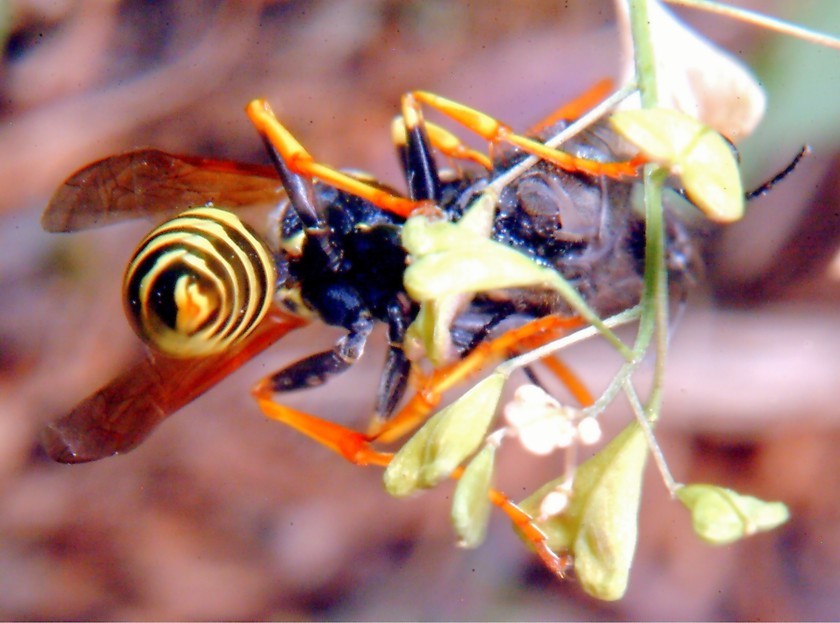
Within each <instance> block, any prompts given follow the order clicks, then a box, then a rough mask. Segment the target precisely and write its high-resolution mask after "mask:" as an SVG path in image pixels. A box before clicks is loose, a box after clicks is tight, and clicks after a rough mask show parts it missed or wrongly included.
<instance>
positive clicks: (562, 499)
mask: <svg viewBox="0 0 840 623" xmlns="http://www.w3.org/2000/svg"><path fill="white" fill-rule="evenodd" d="M568 505H569V492H568V491H566V490H565V488H559V489H555V490H554V491H552V492H550V493H549V494H548V495H546V496H545V497H544V498H543V499H542V502H540V516H539V517H538V519H539V521H545V520H547V519H550V518H551V517H556V516H557V515H559V514H560V513H562V512H563V511H564V510H566V507H567V506H568Z"/></svg>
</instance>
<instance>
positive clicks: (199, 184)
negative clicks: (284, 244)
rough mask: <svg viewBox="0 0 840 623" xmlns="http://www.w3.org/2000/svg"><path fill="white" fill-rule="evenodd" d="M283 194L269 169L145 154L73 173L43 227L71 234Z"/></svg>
mask: <svg viewBox="0 0 840 623" xmlns="http://www.w3.org/2000/svg"><path fill="white" fill-rule="evenodd" d="M282 193H283V189H282V186H281V184H280V180H279V179H278V177H277V172H276V171H275V170H274V168H272V167H269V166H261V165H253V164H243V163H238V162H233V161H230V160H214V159H210V158H198V157H193V156H176V155H173V154H168V153H166V152H163V151H159V150H157V149H144V150H140V151H133V152H129V153H125V154H119V155H117V156H111V157H109V158H105V159H103V160H99V161H97V162H94V163H93V164H90V165H88V166H86V167H85V168H84V169H82V170H80V171H78V172H76V173H74V174H73V175H72V176H71V177H70V178H69V179H68V180H67V181H65V182H64V184H62V185H61V186H60V187H59V189H58V190H57V191H56V192H55V194H54V195H53V197H52V199H51V200H50V203H49V205H48V206H47V209H46V210H45V211H44V214H43V216H42V217H41V226H42V227H43V228H44V229H45V230H47V231H50V232H70V231H77V230H80V229H90V228H94V227H101V226H103V225H109V224H111V223H117V222H120V221H125V220H128V219H131V218H136V217H138V216H144V215H156V214H163V215H165V214H168V213H175V212H180V211H182V210H186V209H187V208H191V207H196V206H203V205H207V204H213V205H218V206H220V207H232V208H235V207H241V206H247V205H259V204H269V203H276V202H277V201H278V199H279V198H280V197H281V196H282Z"/></svg>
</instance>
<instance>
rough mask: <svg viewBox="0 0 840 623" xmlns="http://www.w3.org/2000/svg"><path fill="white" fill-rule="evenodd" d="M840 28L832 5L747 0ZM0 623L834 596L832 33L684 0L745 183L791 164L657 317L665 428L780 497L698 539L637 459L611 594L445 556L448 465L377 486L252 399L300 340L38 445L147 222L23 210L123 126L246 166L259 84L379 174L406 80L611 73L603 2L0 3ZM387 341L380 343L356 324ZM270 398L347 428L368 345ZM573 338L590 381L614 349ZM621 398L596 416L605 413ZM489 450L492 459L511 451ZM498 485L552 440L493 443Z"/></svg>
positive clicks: (106, 371)
mask: <svg viewBox="0 0 840 623" xmlns="http://www.w3.org/2000/svg"><path fill="white" fill-rule="evenodd" d="M741 4H744V5H746V6H753V8H759V7H760V8H761V10H763V11H766V12H768V13H773V14H776V15H780V16H785V17H787V18H789V19H792V20H793V21H796V22H799V23H808V24H810V25H812V26H814V27H817V28H819V29H822V30H825V31H829V32H831V31H833V32H834V33H837V32H840V12H838V7H840V5H838V3H836V2H833V0H811V1H802V2H797V3H790V2H758V1H755V2H751V3H741ZM0 13H2V23H0V36H2V37H4V40H5V52H4V57H3V64H2V67H0V95H2V97H0V619H313V618H314V619H396V620H404V619H415V620H416V619H425V620H440V619H518V620H530V619H579V618H585V619H611V618H623V619H624V618H627V619H718V618H724V619H837V618H838V617H840V597H838V594H840V593H839V592H838V591H840V491H838V490H839V489H840V487H838V484H839V483H840V476H839V475H840V459H838V452H837V451H836V447H837V444H838V443H840V434H838V428H839V426H838V417H837V411H838V408H837V406H836V405H837V399H836V395H837V392H838V387H840V361H838V359H840V356H839V355H838V352H840V319H838V294H840V287H838V284H840V261H838V260H837V259H835V258H834V255H835V254H836V252H837V250H838V232H839V231H840V214H839V213H838V193H840V177H838V176H840V166H838V160H837V158H838V156H837V153H838V151H837V146H838V133H839V132H840V116H838V115H837V112H836V111H837V110H838V106H840V92H838V89H837V84H840V55H838V53H837V52H836V51H833V50H828V49H822V48H815V47H813V46H810V45H808V44H805V43H802V42H798V41H791V40H787V39H785V38H782V37H780V36H778V35H774V34H770V33H765V32H761V31H758V30H756V29H755V28H752V27H747V26H743V25H740V24H737V23H734V22H731V21H728V20H725V19H722V18H717V17H713V16H704V15H698V14H697V13H690V12H681V15H683V16H685V17H686V18H687V19H688V20H689V21H690V22H691V23H693V24H695V25H696V26H697V28H698V29H699V30H700V31H701V32H704V33H706V34H707V35H709V36H710V37H712V38H713V39H714V40H716V41H718V42H720V43H721V44H722V45H724V46H725V47H727V48H728V49H730V50H731V51H733V52H734V53H736V54H737V55H739V56H740V57H741V58H743V59H744V60H745V61H747V62H748V63H749V64H750V65H751V66H752V67H754V68H755V69H756V71H757V72H758V74H759V76H760V79H761V81H762V83H763V84H764V85H765V86H766V87H767V88H768V92H769V114H768V118H767V121H766V122H765V123H764V124H763V125H762V126H761V127H760V128H759V130H758V132H757V134H756V135H755V136H754V137H752V138H751V139H750V140H749V141H748V142H747V143H746V144H745V145H744V146H743V148H742V159H743V163H744V168H745V172H746V177H747V186H751V185H755V184H758V183H760V182H761V181H763V180H764V179H766V178H767V177H769V176H771V175H772V174H773V172H775V171H777V170H779V169H780V168H782V167H783V166H784V165H785V164H786V163H787V162H788V161H789V159H790V158H791V157H792V155H793V154H794V153H795V152H796V151H797V149H798V148H799V147H800V146H801V145H802V144H803V143H806V142H807V143H810V144H811V145H812V146H813V148H814V150H813V151H814V154H813V156H812V157H810V158H808V159H807V160H806V161H805V162H804V163H803V164H802V165H801V167H800V168H799V169H798V170H797V171H796V172H795V173H794V174H793V175H792V176H791V178H790V179H789V180H787V181H786V182H785V183H783V184H782V185H780V186H779V187H778V188H777V189H776V190H775V191H774V192H773V193H772V194H771V195H770V196H769V197H767V198H765V199H761V200H758V201H756V202H754V203H753V204H752V205H751V207H750V210H749V214H748V217H747V218H746V219H745V220H744V222H742V223H739V224H738V225H735V226H733V227H731V228H730V230H728V231H727V232H725V233H724V234H723V235H717V236H712V237H710V239H709V240H708V241H706V242H707V243H708V247H709V263H708V267H707V272H708V275H707V277H708V280H709V283H708V284H707V285H706V286H705V287H701V288H700V289H698V291H697V292H696V293H695V295H694V296H693V297H692V300H691V301H690V305H689V308H688V311H687V312H686V313H685V315H684V316H683V317H682V318H681V319H680V320H678V321H676V322H675V325H674V338H673V349H672V353H671V362H670V363H671V366H670V369H669V376H668V385H669V391H668V395H667V399H666V405H665V415H666V417H665V418H664V420H663V422H662V426H661V430H660V431H659V432H660V438H661V441H662V443H663V446H664V448H665V451H666V454H667V456H668V458H669V460H670V464H671V467H672V469H673V470H674V472H675V475H676V477H677V479H678V480H681V481H686V482H688V481H711V482H715V483H718V484H722V485H727V486H732V487H734V488H737V489H739V490H740V491H742V492H745V493H752V494H755V495H758V496H760V497H763V498H765V499H780V500H784V501H785V502H787V503H788V504H789V505H790V507H791V511H792V513H793V517H792V520H791V521H790V523H789V524H788V525H786V526H784V527H783V528H782V529H780V530H777V531H775V532H773V533H770V534H767V535H762V536H759V537H755V538H752V539H749V540H747V541H744V542H742V543H739V544H737V545H733V546H730V547H724V548H713V547H710V546H707V545H704V544H702V543H700V542H699V541H698V540H697V539H696V538H695V537H694V536H693V535H692V533H691V530H690V526H689V521H688V517H687V514H686V513H685V512H684V511H683V510H682V508H681V507H678V506H677V505H675V504H673V503H670V502H669V501H668V500H667V496H666V494H665V492H664V488H663V487H662V484H661V481H660V480H659V479H658V476H657V475H656V474H654V473H653V470H649V471H650V473H649V474H648V476H649V478H648V482H647V487H646V493H645V498H644V503H643V507H642V515H641V537H640V544H639V552H638V554H637V561H636V564H635V566H634V569H633V574H632V578H631V582H630V588H629V591H628V594H627V596H626V598H625V599H624V600H623V601H620V602H617V603H615V604H606V605H605V604H600V603H596V602H594V601H593V600H590V599H587V598H585V597H584V596H583V595H582V594H581V591H580V590H579V588H578V587H576V586H575V585H574V583H572V582H568V583H559V582H556V581H554V580H553V579H552V578H550V577H548V574H547V573H546V572H545V571H543V570H542V569H541V568H540V567H539V565H538V563H537V562H536V559H535V558H534V557H533V556H532V555H531V554H530V553H529V552H528V551H527V550H526V549H525V548H524V547H523V546H522V544H521V543H520V542H519V541H518V539H517V538H516V536H515V535H514V534H513V533H512V531H511V530H510V527H509V525H508V524H507V523H506V521H505V520H504V519H503V518H502V517H499V516H496V517H494V519H493V521H492V523H491V528H490V534H489V538H488V542H487V543H486V544H485V545H484V546H483V547H482V548H480V549H478V550H476V551H461V550H459V549H457V548H456V547H455V546H454V542H453V541H454V539H453V536H452V533H451V528H450V526H449V524H448V496H449V494H450V493H451V488H450V487H449V486H443V487H441V490H440V491H435V492H432V493H429V494H426V495H424V496H422V497H420V498H417V499H411V500H393V499H391V498H389V497H388V496H387V494H386V493H385V492H384V490H383V489H382V486H381V473H380V472H379V471H378V470H375V469H369V470H364V469H356V468H354V467H352V466H350V465H349V464H347V463H345V462H344V461H343V460H342V459H340V458H338V457H336V456H334V455H332V454H330V453H328V452H327V451H326V450H324V449H322V448H320V447H317V446H315V445H314V444H312V443H311V442H309V441H308V440H306V439H304V438H302V437H300V436H299V435H298V434H296V433H294V432H292V431H290V430H286V429H284V428H283V427H281V426H279V425H277V424H275V423H272V422H269V421H267V420H265V419H263V418H262V417H261V416H260V414H259V413H258V411H257V409H256V407H255V406H254V405H253V404H252V403H251V401H250V399H249V396H248V388H249V387H250V385H251V384H252V383H253V382H255V381H256V380H257V379H258V378H260V377H261V376H263V375H265V374H267V373H269V372H270V371H272V370H274V369H277V368H279V367H281V366H282V365H283V364H284V363H287V362H289V361H291V360H293V359H294V358H295V357H296V356H300V355H301V354H304V353H308V352H312V351H313V350H315V349H316V348H326V347H328V345H329V344H331V342H332V341H333V340H334V339H335V338H336V336H337V333H336V332H334V331H332V330H327V329H324V328H322V327H314V328H312V329H308V330H306V331H299V332H297V333H295V334H293V335H291V336H289V337H288V338H287V339H285V340H283V341H282V342H281V343H280V344H279V345H278V346H277V347H275V348H274V349H272V350H271V351H270V352H269V353H267V354H266V355H264V356H262V357H260V358H258V359H257V360H255V361H253V362H251V363H250V364H249V365H248V366H246V367H245V368H244V369H243V370H242V371H240V372H239V373H237V374H236V375H234V376H232V377H231V378H229V379H227V380H226V381H225V382H224V383H222V384H221V385H220V386H219V387H217V388H216V389H214V390H213V391H211V392H210V393H208V394H207V395H206V396H204V397H203V398H201V399H199V400H197V401H196V402H195V403H193V404H192V405H190V406H189V407H188V408H186V409H184V410H183V412H182V413H180V414H179V415H178V416H177V417H174V418H172V420H171V421H169V422H167V423H165V424H164V425H163V426H162V427H161V428H160V429H159V430H158V431H157V432H156V433H155V434H154V435H153V436H152V438H151V439H150V440H149V441H148V442H147V443H145V444H144V445H143V446H141V447H140V448H139V449H137V450H136V451H134V452H133V453H131V454H128V455H126V456H123V457H117V458H113V459H110V460H107V461H102V462H99V463H94V464H88V465H81V466H71V467H68V466H62V465H56V464H53V463H51V462H50V461H49V460H48V459H47V458H46V457H45V456H44V455H43V453H42V452H41V451H40V450H39V448H38V446H37V442H36V438H37V434H38V430H39V428H40V426H41V425H42V424H43V423H44V422H46V421H47V420H49V419H50V418H52V417H55V416H57V415H59V414H61V413H63V412H65V411H66V410H67V409H69V408H70V407H71V406H72V405H74V404H75V403H76V402H77V401H78V400H79V399H81V398H82V397H84V396H85V395H87V394H88V393H90V392H91V391H93V390H94V389H96V388H97V387H99V386H100V385H101V384H103V383H105V382H106V381H107V380H108V379H109V378H111V377H112V376H114V375H115V374H116V373H117V372H118V371H120V370H122V369H123V368H124V367H125V366H127V365H128V364H129V363H130V362H131V361H132V360H133V359H135V358H137V357H138V355H139V346H138V341H137V340H136V338H135V337H134V336H133V335H132V334H131V333H130V331H129V329H128V327H127V324H126V323H125V321H124V319H123V314H122V310H121V302H120V295H119V288H120V280H121V272H122V267H123V266H124V264H125V262H126V260H127V258H128V256H129V255H130V252H131V250H132V248H133V246H134V245H135V244H136V242H137V240H138V239H139V237H140V236H142V234H143V232H144V231H145V230H146V229H148V228H149V224H148V223H146V222H139V223H137V224H130V225H123V226H117V227H113V228H107V229H104V230H98V231H92V232H83V233H78V234H74V235H71V236H57V235H48V234H45V233H43V232H41V231H40V228H39V224H38V219H39V215H40V212H41V210H42V209H43V207H44V205H45V204H46V202H47V201H48V199H49V196H50V194H51V192H52V191H53V190H54V189H55V188H56V187H57V186H58V185H59V184H60V183H61V181H62V180H63V179H64V178H65V177H66V176H67V175H69V174H70V173H71V172H73V171H74V170H75V169H77V168H79V167H81V166H82V165H84V164H86V163H87V162H89V161H91V160H94V159H96V158H99V157H103V156H106V155H109V154H112V153H117V152H120V151H124V150H128V149H131V148H135V147H142V146H155V147H159V148H162V149H165V150H169V151H173V152H176V153H178V152H182V153H195V154H200V155H207V156H216V157H226V158H235V159H240V160H245V161H249V162H265V155H264V154H263V152H262V145H261V142H260V141H259V140H258V138H257V136H256V133H255V132H254V131H253V130H252V128H251V127H250V126H249V124H248V123H247V120H246V119H245V116H244V114H243V106H244V105H245V103H246V102H247V101H248V100H250V99H251V98H253V97H256V96H264V97H267V98H268V99H269V100H270V101H271V103H272V105H273V107H274V109H275V111H276V112H277V113H278V115H279V116H280V118H281V119H282V120H283V121H284V122H285V123H287V125H288V126H289V127H290V128H291V129H292V130H293V131H294V132H295V133H296V135H297V136H298V137H299V138H300V140H301V141H302V142H303V143H304V145H306V146H307V147H308V148H309V150H310V151H311V152H312V153H313V155H315V156H316V158H318V159H320V160H323V161H325V162H329V163H332V164H334V165H336V166H352V167H355V168H361V169H366V170H369V171H372V172H375V173H376V174H377V175H378V176H380V177H381V178H382V179H383V180H385V181H388V182H391V183H393V184H395V185H397V186H399V172H398V168H397V166H396V159H395V158H394V157H393V156H392V148H391V145H390V142H389V132H388V127H389V126H388V124H389V121H390V119H391V117H392V116H393V115H394V114H395V112H396V110H397V106H398V102H399V96H400V94H401V93H403V92H405V91H408V90H411V89H417V88H423V89H428V90H432V91H435V92H439V93H441V94H444V95H446V96H448V97H451V98H454V99H457V100H460V101H463V102H465V103H468V104H471V105H474V106H476V107H478V108H480V109H482V110H485V111H488V112H490V113H492V114H494V115H496V116H498V117H500V118H502V119H504V120H505V121H507V122H508V123H510V124H512V125H513V126H514V127H517V128H526V127H527V126H528V125H530V124H531V123H533V122H535V121H536V120H538V119H539V118H540V117H541V116H543V115H545V114H547V113H548V112H550V111H551V110H553V109H554V108H555V107H556V106H557V105H559V104H560V103H562V102H564V101H566V100H568V99H569V98H571V97H572V96H573V95H575V94H576V93H578V92H580V91H582V90H584V89H585V88H586V87H588V86H590V85H591V84H593V83H594V82H595V81H596V80H597V79H600V78H603V77H610V76H612V77H615V76H617V74H618V72H619V57H620V50H619V49H618V46H617V37H616V34H615V26H614V22H613V9H612V5H611V3H610V2H608V1H606V0H603V1H588V2H583V1H580V0H578V1H571V2H560V1H535V0H519V1H517V2H502V1H495V0H485V1H483V2H444V1H436V0H416V1H413V0H412V1H404V2H400V1H396V0H342V1H338V0H324V1H309V2H304V1H289V2H256V1H250V2H232V1H231V2H210V1H204V0H198V1H195V0H193V1H187V0H169V1H166V2H155V3H151V2H135V1H129V0H125V1H121V2H117V1H105V0H101V1H96V0H89V1H77V2H72V1H69V0H67V1H62V0H54V1H46V0H19V1H14V2H0ZM380 335H381V334H380ZM373 341H374V342H375V343H377V346H375V347H373V348H371V349H370V352H369V353H368V354H367V355H366V358H365V360H364V361H363V363H362V364H360V365H359V366H357V369H355V370H353V371H352V372H351V373H349V374H348V375H347V378H343V379H340V380H338V381H336V382H335V383H332V384H330V385H329V386H328V387H326V388H323V389H321V390H317V391H313V392H308V393H306V392H305V393H303V394H298V395H295V396H292V397H290V402H292V403H293V404H295V405H298V406H300V405H303V406H304V407H306V408H308V409H310V410H312V411H314V412H316V413H319V414H323V415H325V416H327V417H330V418H331V419H334V420H338V421H342V422H346V423H349V424H352V425H355V426H363V424H364V421H365V417H366V415H367V413H368V412H369V409H370V407H371V404H372V394H373V391H374V388H375V383H376V378H377V375H378V373H379V366H380V362H381V361H382V356H383V351H382V349H381V346H380V345H379V344H378V343H379V342H381V340H376V339H375V340H373ZM605 353H606V351H605V350H604V349H598V348H594V349H593V348H589V349H582V350H581V351H580V352H579V353H576V354H573V355H572V356H571V360H572V361H573V362H574V363H575V364H576V365H577V366H579V370H580V371H581V373H582V374H583V375H584V376H585V378H588V379H590V380H592V382H593V385H594V386H595V387H598V386H599V383H603V380H604V379H605V378H608V376H609V374H610V372H611V370H613V369H614V368H613V367H612V366H615V365H616V361H615V358H614V357H612V358H610V357H609V356H606V355H605ZM626 411H627V410H626V409H625V407H624V406H623V405H621V404H619V405H617V408H616V409H615V410H614V412H613V416H612V417H614V418H616V425H618V424H617V423H618V422H619V421H625V420H624V418H626V417H628V414H627V412H626ZM506 450H507V449H506ZM502 455H503V456H502V459H501V463H500V466H499V470H498V474H497V476H498V480H499V484H500V486H501V487H502V488H503V489H505V490H506V491H507V492H508V493H510V494H511V495H512V497H514V498H518V497H521V496H522V495H525V493H526V491H527V490H529V488H533V487H534V486H536V485H537V484H539V483H541V482H543V481H545V480H547V479H548V478H550V477H553V476H556V475H557V474H558V473H559V472H560V471H561V469H562V461H561V459H560V458H559V457H556V458H555V459H554V460H553V461H552V460H548V461H545V460H543V461H539V462H537V461H534V460H532V459H528V458H526V457H523V456H522V455H521V454H517V452H516V451H515V450H514V449H513V448H511V452H507V451H506V452H504V453H502Z"/></svg>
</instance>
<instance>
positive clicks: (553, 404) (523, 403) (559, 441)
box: [504, 385, 578, 456]
mask: <svg viewBox="0 0 840 623" xmlns="http://www.w3.org/2000/svg"><path fill="white" fill-rule="evenodd" d="M504 415H505V419H506V420H507V422H508V424H509V425H510V427H511V428H512V429H513V433H514V434H515V435H516V436H518V437H519V441H520V442H521V443H522V446H523V447H524V448H525V449H526V450H527V451H528V452H531V453H532V454H536V455H538V456H545V455H547V454H550V453H551V452H552V451H554V450H555V449H557V448H568V447H569V446H571V445H572V444H573V443H574V442H575V439H576V438H577V427H576V425H575V420H576V419H577V416H578V411H577V410H576V409H573V408H571V407H566V406H563V405H561V404H560V403H559V402H557V400H555V399H554V398H552V397H551V396H549V395H548V394H547V393H546V392H545V391H544V390H543V389H541V388H540V387H537V386H536V385H522V386H521V387H519V389H517V390H516V392H515V394H514V397H513V400H512V401H511V402H509V403H508V404H507V405H505V409H504Z"/></svg>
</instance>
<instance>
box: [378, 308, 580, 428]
mask: <svg viewBox="0 0 840 623" xmlns="http://www.w3.org/2000/svg"><path fill="white" fill-rule="evenodd" d="M582 324H583V321H582V320H580V319H579V318H561V317H559V316H545V317H543V318H538V319H537V320H533V321H531V322H529V323H528V324H526V325H524V326H522V327H519V328H518V329H513V330H511V331H508V332H507V333H505V334H503V335H501V336H499V337H497V338H496V339H494V340H491V341H489V342H484V343H482V344H479V345H478V346H477V347H476V348H474V349H473V350H472V351H471V352H470V353H469V354H468V355H467V356H466V357H464V358H463V359H459V360H458V361H455V362H453V363H451V364H449V365H446V366H442V367H440V368H438V369H436V370H435V371H433V372H432V373H431V374H430V375H429V376H428V377H427V378H426V379H424V381H423V383H422V387H421V389H420V390H419V391H418V392H417V393H416V394H414V396H412V398H411V399H410V400H409V401H408V403H406V405H405V406H404V407H403V408H402V409H400V411H399V412H398V413H397V414H396V415H395V416H394V417H393V418H391V419H390V420H387V421H385V422H381V423H377V424H376V426H375V427H374V429H373V430H371V431H370V438H371V439H377V440H379V441H382V442H386V443H388V442H391V441H395V440H397V439H399V438H400V437H403V436H404V435H406V434H407V433H409V432H411V431H412V430H414V429H415V428H417V426H419V424H420V423H421V422H423V420H425V419H426V418H427V417H428V416H429V414H430V413H431V412H432V411H433V410H434V409H435V407H437V406H438V404H440V401H441V399H442V398H443V394H444V393H446V392H447V391H448V390H449V389H451V388H452V387H454V386H455V385H458V384H459V383H462V382H463V381H464V380H465V379H466V378H467V377H469V376H471V375H473V374H475V373H476V372H478V371H479V370H481V369H482V368H484V367H486V366H487V365H489V364H490V363H492V362H493V361H497V360H499V359H505V358H507V357H509V356H510V355H511V354H512V353H513V352H516V351H518V350H520V349H521V348H522V346H523V344H525V343H527V344H528V345H529V346H530V347H534V346H537V345H540V344H544V343H546V342H549V341H551V340H552V339H556V338H557V337H558V336H559V335H560V334H561V333H563V332H565V331H567V330H569V329H573V328H576V327H579V326H581V325H582ZM567 372H568V373H569V374H568V375H571V372H570V371H568V370H567ZM568 375H567V376H568ZM562 378H563V377H562V376H561V379H562ZM574 378H575V381H576V384H577V385H579V386H582V383H581V382H580V381H579V380H577V379H576V377H574ZM571 391H572V392H573V393H574V391H575V390H571Z"/></svg>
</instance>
